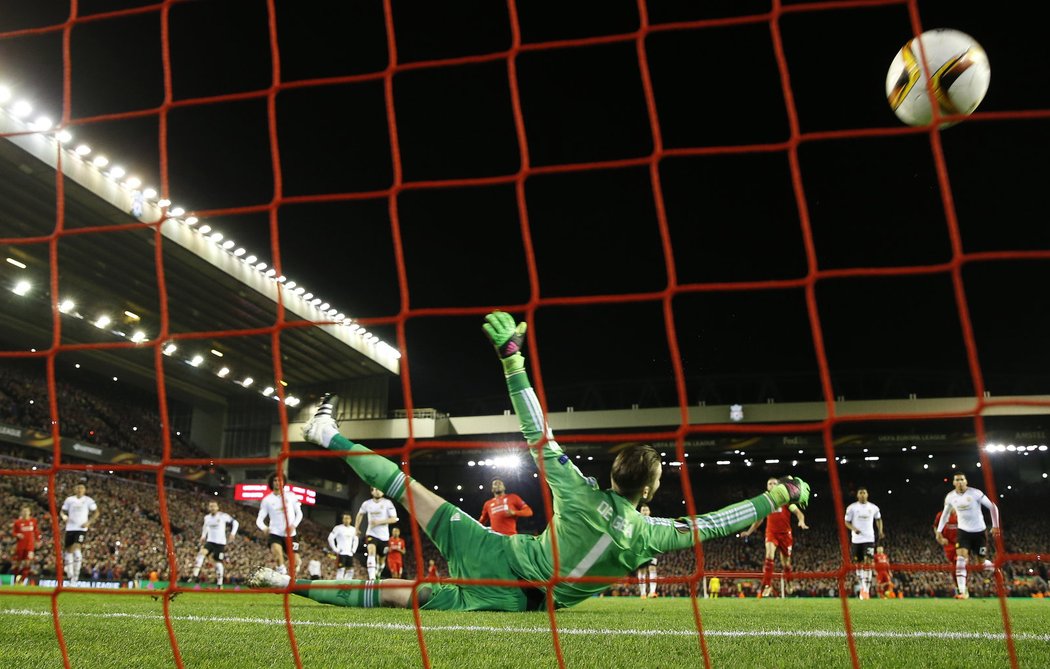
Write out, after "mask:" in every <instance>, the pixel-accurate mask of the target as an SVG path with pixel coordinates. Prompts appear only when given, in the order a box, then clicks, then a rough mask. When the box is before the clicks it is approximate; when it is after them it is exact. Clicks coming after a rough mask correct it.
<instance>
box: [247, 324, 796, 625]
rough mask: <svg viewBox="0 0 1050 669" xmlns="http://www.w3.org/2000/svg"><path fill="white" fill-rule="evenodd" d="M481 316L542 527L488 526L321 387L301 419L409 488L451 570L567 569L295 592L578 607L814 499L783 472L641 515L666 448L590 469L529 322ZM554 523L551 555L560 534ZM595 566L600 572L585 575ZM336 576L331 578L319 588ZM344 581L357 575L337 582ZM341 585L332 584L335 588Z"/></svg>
mask: <svg viewBox="0 0 1050 669" xmlns="http://www.w3.org/2000/svg"><path fill="white" fill-rule="evenodd" d="M486 320H487V323H486V324H485V326H484V329H485V333H486V335H488V337H489V339H490V340H491V342H492V344H493V345H494V346H495V348H496V351H497V353H498V354H499V357H500V360H501V362H502V365H503V370H504V375H505V379H506V383H507V388H508V390H509V391H510V397H511V403H512V404H513V405H514V410H515V412H516V413H517V415H518V420H519V421H520V424H521V428H522V432H523V434H524V436H525V439H526V441H527V442H528V444H529V452H530V454H531V455H532V457H533V458H534V459H535V460H536V461H537V463H538V464H540V463H541V464H540V467H541V471H543V474H544V477H545V479H546V481H547V484H548V485H549V486H550V488H551V493H552V495H553V498H554V500H553V502H554V508H555V509H558V510H559V512H558V515H557V516H556V517H555V519H554V520H553V521H552V524H551V525H548V527H547V529H546V530H544V531H543V533H541V534H540V535H538V536H531V535H523V534H515V535H513V536H506V535H502V534H498V533H496V532H492V531H491V530H489V529H488V528H486V527H483V526H482V525H481V524H480V523H478V522H477V521H475V520H474V519H473V518H472V517H471V516H470V515H469V514H467V513H466V512H464V511H463V510H462V509H459V508H457V507H456V506H454V505H452V504H450V503H449V502H447V501H445V500H444V499H442V498H441V497H440V496H438V495H437V494H435V493H434V492H433V491H432V490H430V489H429V488H427V487H426V486H424V485H422V484H420V483H419V482H417V481H415V480H413V479H411V478H409V477H408V476H407V475H406V474H405V473H404V472H402V471H401V468H400V467H398V466H397V465H396V464H394V463H393V462H392V461H390V460H388V459H386V458H384V457H382V456H379V455H377V454H375V453H374V452H372V451H371V450H369V449H367V448H365V447H364V446H362V445H360V444H356V443H354V442H352V441H350V440H349V439H346V438H345V437H343V436H342V435H340V434H339V427H338V425H337V424H336V422H335V420H333V419H332V412H333V401H332V400H331V398H329V397H325V398H324V399H322V401H321V405H320V407H319V408H318V410H317V413H316V414H315V415H314V417H313V418H312V419H311V420H310V422H309V423H307V424H306V426H305V427H304V428H303V436H304V438H305V439H306V440H307V441H309V442H310V443H313V444H318V445H320V446H322V447H324V448H331V449H336V450H339V451H344V452H347V453H348V454H349V457H347V458H345V461H346V463H347V464H348V465H349V466H350V468H351V469H353V470H354V471H355V472H356V473H357V475H358V476H360V477H361V478H362V479H364V480H365V481H366V482H368V483H369V484H370V485H372V486H375V487H377V488H379V489H381V490H383V491H385V492H386V494H388V495H389V496H390V497H391V498H392V499H394V500H397V501H399V502H400V503H402V504H404V505H406V506H407V504H408V500H407V491H408V490H411V494H412V506H411V507H410V508H411V510H412V511H413V512H414V516H415V519H416V521H417V522H418V523H419V524H420V526H421V527H422V528H423V529H424V531H425V532H426V533H427V535H428V536H429V537H430V538H431V539H432V540H433V541H434V543H435V544H436V545H437V548H438V550H439V551H440V552H441V554H442V555H444V556H445V558H446V560H447V561H448V569H449V577H450V578H452V579H486V580H489V579H491V580H499V581H532V582H540V583H542V582H547V581H550V580H551V578H552V577H553V576H554V564H555V563H556V564H557V565H558V575H559V576H560V577H562V578H565V579H567V580H564V581H560V582H559V583H558V584H557V585H555V586H554V587H551V588H548V587H545V586H542V585H540V586H535V587H533V586H517V585H508V586H492V585H458V584H453V583H429V582H428V583H417V582H416V581H409V580H403V579H390V580H389V581H386V582H385V583H383V584H382V586H383V587H379V586H380V584H379V583H373V582H364V581H321V582H310V581H301V582H297V585H299V584H302V585H304V586H310V587H308V588H303V589H301V590H297V591H295V592H296V594H301V595H303V596H306V597H309V598H310V599H313V600H316V601H319V602H323V603H327V604H336V605H339V606H361V607H372V606H396V607H409V606H413V602H415V601H418V604H419V606H420V607H421V608H425V609H432V610H456V611H534V610H539V609H542V608H544V607H545V606H546V600H547V599H548V598H550V599H551V600H552V604H553V606H554V607H556V608H565V607H568V606H573V605H575V604H578V603H580V602H582V601H584V600H586V599H589V598H590V597H592V596H593V595H596V594H598V593H600V592H602V591H604V590H605V589H606V588H608V587H609V584H610V583H612V582H616V581H619V580H621V579H622V578H623V577H624V576H626V575H628V574H631V573H633V572H634V571H635V570H637V569H638V568H639V567H641V566H642V565H643V564H646V563H647V562H648V561H649V560H651V559H652V558H653V557H654V556H656V555H659V554H661V553H665V552H667V551H672V550H678V549H682V548H689V547H691V546H693V545H694V543H695V542H696V541H703V540H705V539H710V538H713V537H722V536H727V535H729V534H733V533H735V532H738V531H740V530H742V529H744V528H746V527H748V526H750V525H751V524H752V523H754V522H755V520H757V519H758V518H759V517H763V516H766V515H768V514H769V513H771V512H772V511H773V509H775V508H777V507H778V506H782V505H784V504H790V503H797V504H798V505H799V506H800V507H803V508H804V507H805V506H806V504H807V503H808V502H809V486H808V485H807V484H806V483H805V482H804V481H802V480H800V479H796V478H793V477H785V478H783V479H781V482H780V483H779V484H778V485H776V486H775V487H774V488H773V489H772V490H771V491H768V492H763V493H762V494H760V495H758V496H757V497H753V498H751V499H748V500H744V501H742V502H738V503H736V504H733V505H730V506H728V507H726V508H724V509H721V510H719V511H715V512H713V513H708V514H704V515H702V516H695V517H683V518H677V519H675V518H655V517H648V518H647V517H645V516H642V515H641V514H640V513H638V511H637V508H636V507H637V506H638V504H639V503H640V502H642V501H648V500H650V499H652V497H653V495H654V494H655V493H656V491H657V489H658V488H659V487H660V475H661V474H662V471H663V470H662V467H661V466H660V455H659V453H657V452H656V450H655V449H653V447H652V446H649V445H645V444H633V445H630V446H627V447H626V448H624V449H622V450H621V451H620V452H619V454H618V455H617V456H616V460H615V461H614V462H613V468H612V475H611V482H612V487H611V488H610V489H606V490H602V489H601V488H600V487H599V485H598V482H597V481H596V480H594V479H592V478H587V477H585V476H584V475H583V473H582V472H580V470H579V469H577V468H576V466H575V465H574V464H573V463H572V461H571V460H570V459H569V456H568V455H566V454H565V453H564V452H563V451H562V449H561V446H559V445H558V443H557V442H556V441H554V439H553V435H552V434H551V432H550V428H549V427H548V426H547V423H546V420H545V418H544V415H543V412H542V409H541V407H540V405H539V401H538V399H537V397H536V393H535V392H534V391H533V389H532V386H531V384H530V383H529V379H528V376H527V375H526V374H525V359H524V358H523V357H522V355H521V352H520V351H521V344H522V341H523V339H524V334H525V324H524V323H515V322H514V318H513V317H512V316H510V315H509V314H506V313H503V312H498V311H497V312H494V313H492V314H489V315H488V316H487V318H486ZM555 533H557V545H558V555H557V557H556V558H555V556H554V551H553V542H552V536H553V535H554V534H555ZM584 577H591V578H594V577H597V578H595V580H579V579H581V578H584ZM289 581H290V579H289V577H287V576H284V575H281V574H277V573H276V572H274V571H273V570H272V569H268V568H265V567H264V568H262V569H259V570H257V571H256V572H255V574H253V575H252V578H251V580H250V584H251V585H253V586H256V587H277V588H285V587H288V585H289ZM318 585H321V586H328V587H317V586H318ZM340 585H352V586H354V587H353V588H352V589H351V588H340V587H338V586H340ZM333 586H334V587H333Z"/></svg>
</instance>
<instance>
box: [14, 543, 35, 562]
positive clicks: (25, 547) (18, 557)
mask: <svg viewBox="0 0 1050 669" xmlns="http://www.w3.org/2000/svg"><path fill="white" fill-rule="evenodd" d="M32 552H33V544H18V546H17V547H15V558H14V559H15V562H21V561H22V560H28V559H29V554H30V553H32Z"/></svg>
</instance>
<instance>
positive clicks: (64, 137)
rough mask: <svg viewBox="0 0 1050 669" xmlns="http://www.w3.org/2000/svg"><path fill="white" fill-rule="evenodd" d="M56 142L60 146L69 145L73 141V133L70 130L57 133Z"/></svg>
mask: <svg viewBox="0 0 1050 669" xmlns="http://www.w3.org/2000/svg"><path fill="white" fill-rule="evenodd" d="M55 140H56V141H57V142H58V143H59V144H68V143H70V142H72V141H73V133H71V132H69V131H68V130H59V131H58V132H56V133H55Z"/></svg>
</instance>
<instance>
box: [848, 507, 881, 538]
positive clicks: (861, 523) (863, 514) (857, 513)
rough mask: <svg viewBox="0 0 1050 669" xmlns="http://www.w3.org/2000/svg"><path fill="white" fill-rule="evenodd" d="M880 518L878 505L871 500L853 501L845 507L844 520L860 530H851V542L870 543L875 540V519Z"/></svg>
mask: <svg viewBox="0 0 1050 669" xmlns="http://www.w3.org/2000/svg"><path fill="white" fill-rule="evenodd" d="M880 518H882V512H881V511H879V507H877V506H875V505H874V504H872V503H871V502H865V503H864V504H861V503H860V502H854V503H853V504H850V505H849V506H847V507H846V522H847V523H850V524H851V525H853V527H855V528H857V529H858V530H860V532H859V533H857V532H851V534H852V535H853V543H855V544H870V543H874V542H875V521H876V520H878V519H880Z"/></svg>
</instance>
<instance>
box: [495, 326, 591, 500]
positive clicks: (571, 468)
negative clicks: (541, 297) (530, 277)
mask: <svg viewBox="0 0 1050 669" xmlns="http://www.w3.org/2000/svg"><path fill="white" fill-rule="evenodd" d="M485 321H486V322H485V324H484V325H482V328H483V329H484V331H485V335H486V336H487V337H488V338H489V341H491V342H492V345H493V346H494V347H495V348H496V353H497V354H498V355H499V358H500V362H501V363H502V364H503V374H504V376H505V377H506V381H507V391H508V392H509V393H510V402H511V405H513V407H514V413H515V414H517V416H518V422H519V423H520V426H521V433H522V435H523V436H524V437H525V441H526V443H528V445H529V453H530V455H532V459H533V460H534V461H535V462H536V465H537V466H540V462H539V461H540V459H542V460H543V461H544V462H543V465H542V468H543V469H542V471H543V472H544V475H545V477H546V480H547V485H549V486H550V487H551V490H552V491H554V493H555V494H556V495H557V494H558V493H559V492H562V491H566V492H568V491H571V490H572V489H574V488H579V487H581V486H583V487H587V488H592V487H594V483H593V482H592V481H591V480H590V479H588V478H587V477H585V476H584V475H583V473H582V472H581V471H580V470H579V469H578V468H577V467H576V465H575V464H572V463H571V462H570V461H569V456H567V455H565V452H564V451H563V450H562V448H561V446H560V445H559V444H558V442H556V441H554V434H553V432H551V429H550V426H549V425H548V424H547V418H546V416H544V414H543V408H542V407H541V406H540V401H539V398H538V397H536V391H535V390H533V389H532V384H531V383H530V382H529V376H528V374H526V373H525V358H524V357H522V355H521V348H522V344H523V343H524V340H525V328H526V324H525V323H524V322H522V323H515V321H514V317H513V316H511V315H510V314H508V313H505V312H502V311H495V312H493V313H491V314H489V315H488V316H486V317H485ZM566 465H567V466H566Z"/></svg>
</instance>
